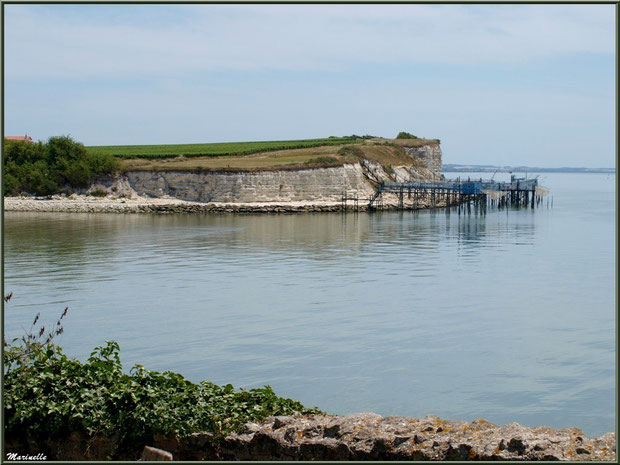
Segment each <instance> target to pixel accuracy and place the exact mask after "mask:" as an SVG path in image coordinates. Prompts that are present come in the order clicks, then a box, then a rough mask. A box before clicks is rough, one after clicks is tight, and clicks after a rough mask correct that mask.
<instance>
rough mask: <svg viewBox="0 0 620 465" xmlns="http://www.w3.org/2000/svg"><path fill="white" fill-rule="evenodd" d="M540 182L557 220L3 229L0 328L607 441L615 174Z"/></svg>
mask: <svg viewBox="0 0 620 465" xmlns="http://www.w3.org/2000/svg"><path fill="white" fill-rule="evenodd" d="M448 176H449V175H448ZM488 176H489V175H484V177H488ZM498 176H499V175H498ZM498 176H496V178H497V177H498ZM541 179H542V184H544V185H546V186H548V187H550V188H551V195H553V199H554V204H553V208H552V209H551V208H546V206H544V207H543V208H539V209H537V210H535V211H531V210H520V211H515V210H511V211H508V212H507V211H500V212H497V211H495V212H488V213H487V215H486V216H473V215H472V216H460V217H459V216H458V215H456V214H454V213H453V214H451V215H446V213H445V212H443V211H437V212H428V211H427V212H419V213H414V212H404V213H402V212H391V213H378V214H373V215H369V214H362V213H360V214H347V215H340V214H304V215H287V216H285V215H282V216H278V215H263V216H251V215H248V216H184V215H174V216H156V215H105V214H40V213H39V214H35V213H10V212H9V213H6V214H5V289H6V292H9V291H13V292H14V297H13V300H11V302H10V303H9V304H8V305H7V306H6V308H5V325H6V330H7V333H8V334H9V335H10V336H18V335H21V334H22V333H23V329H22V328H28V327H29V326H30V323H31V321H32V319H33V317H34V315H35V314H36V313H37V312H38V311H41V313H42V319H43V321H44V322H53V321H55V318H57V317H58V315H59V314H60V312H61V311H62V309H63V308H64V307H65V306H66V305H68V306H69V308H70V310H69V314H68V316H67V318H66V319H65V333H64V334H63V335H62V336H61V338H60V343H61V344H62V345H63V346H64V347H65V349H66V352H68V353H69V354H70V355H72V356H76V357H78V358H81V359H84V358H85V357H87V356H88V354H89V353H90V351H91V350H92V348H93V347H95V346H97V345H101V344H103V342H104V340H106V339H114V340H116V341H118V342H119V343H120V345H121V354H122V359H123V362H124V364H125V366H126V368H130V367H131V366H132V365H133V364H134V363H142V364H144V365H145V366H146V367H147V368H150V369H153V370H173V371H177V372H180V373H182V374H183V375H185V376H186V377H188V378H189V379H191V380H193V381H201V380H210V381H213V382H216V383H220V384H225V383H232V384H234V385H235V386H238V387H245V388H250V387H256V386H263V385H265V384H270V385H271V386H273V388H274V389H275V390H276V392H277V393H278V394H280V395H284V396H287V397H292V398H295V399H298V400H300V401H302V402H303V403H305V404H307V405H310V406H318V407H319V408H321V409H323V410H326V411H329V412H332V413H353V412H362V411H372V412H377V413H380V414H383V415H389V414H399V415H406V416H423V415H426V414H429V413H433V414H436V415H439V416H441V417H443V418H449V419H455V420H468V421H471V420H473V419H476V418H485V419H487V420H489V421H492V422H495V423H498V424H505V423H509V422H512V421H517V422H519V423H522V424H524V425H527V426H537V425H549V426H553V427H558V428H563V427H568V426H578V427H580V428H582V429H584V430H585V432H586V433H587V434H588V435H600V434H603V433H605V432H607V431H613V430H614V429H615V414H614V412H615V358H614V357H615V352H614V351H615V330H614V328H615V252H616V251H615V238H614V237H615V236H614V235H615V216H614V215H615V176H609V175H604V174H600V175H599V174H543V175H541Z"/></svg>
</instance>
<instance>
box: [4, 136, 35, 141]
mask: <svg viewBox="0 0 620 465" xmlns="http://www.w3.org/2000/svg"><path fill="white" fill-rule="evenodd" d="M4 139H5V140H24V141H27V142H32V137H30V136H6V137H5V138H4Z"/></svg>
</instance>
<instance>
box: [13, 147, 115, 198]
mask: <svg viewBox="0 0 620 465" xmlns="http://www.w3.org/2000/svg"><path fill="white" fill-rule="evenodd" d="M118 168H119V162H118V160H116V159H115V158H114V157H113V156H112V155H110V154H100V153H90V152H88V151H87V150H86V148H85V147H84V145H82V144H81V143H79V142H76V141H74V140H73V139H71V138H70V137H68V136H60V137H51V138H50V139H49V140H48V141H47V142H46V143H43V142H37V143H35V144H33V143H30V142H22V141H4V192H5V193H6V194H9V195H15V194H19V193H20V192H28V193H30V194H36V195H50V194H55V193H57V192H60V191H61V190H63V189H65V188H66V187H69V188H71V187H74V188H75V187H88V186H89V185H90V183H91V182H92V181H93V180H94V179H96V178H97V177H99V176H103V175H106V174H110V173H114V172H115V171H117V170H118Z"/></svg>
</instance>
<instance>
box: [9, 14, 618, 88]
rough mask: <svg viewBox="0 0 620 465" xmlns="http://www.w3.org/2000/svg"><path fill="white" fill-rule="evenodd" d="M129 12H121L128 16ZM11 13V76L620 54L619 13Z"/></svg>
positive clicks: (161, 74) (155, 74)
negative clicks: (619, 48) (619, 47)
mask: <svg viewBox="0 0 620 465" xmlns="http://www.w3.org/2000/svg"><path fill="white" fill-rule="evenodd" d="M119 8H120V9H119ZM156 8H162V7H158V6H154V5H143V6H140V7H134V8H132V9H131V10H128V11H131V12H132V14H131V15H129V14H128V11H127V10H123V9H122V7H118V6H114V5H107V6H85V5H82V6H81V7H80V8H79V9H76V7H69V6H65V5H46V6H44V7H43V6H33V5H6V6H5V77H6V79H7V81H10V80H12V79H16V80H17V79H21V80H23V79H28V80H30V79H41V78H59V79H65V78H76V79H81V78H104V79H109V78H146V77H166V76H178V75H183V74H186V73H193V72H200V71H205V70H218V71H222V70H224V71H225V70H241V71H243V70H300V71H304V70H341V69H346V68H347V67H349V66H350V65H352V64H358V63H362V64H363V63H366V64H386V63H428V62H431V63H457V64H461V63H494V62H504V63H505V62H508V63H510V62H517V63H522V62H528V61H531V60H536V59H539V58H546V57H552V56H557V55H567V54H572V53H603V54H613V53H614V43H615V30H614V6H613V5H520V6H514V5H495V6H485V7H472V6H465V5H433V6H430V5H368V6H365V5H250V6H248V5H228V6H224V5H191V6H189V5H187V6H181V5H179V6H170V5H168V6H166V7H165V11H166V12H169V13H173V14H172V15H171V17H170V20H169V21H166V20H164V19H162V17H161V15H159V16H158V17H157V20H156V21H154V20H153V18H150V17H149V16H148V15H146V14H145V15H142V14H141V13H149V12H150V13H152V12H155V11H160V10H155V9H156Z"/></svg>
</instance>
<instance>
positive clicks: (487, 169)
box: [442, 163, 616, 174]
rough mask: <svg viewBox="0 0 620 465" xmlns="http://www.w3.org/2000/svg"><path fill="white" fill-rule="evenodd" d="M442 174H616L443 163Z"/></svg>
mask: <svg viewBox="0 0 620 465" xmlns="http://www.w3.org/2000/svg"><path fill="white" fill-rule="evenodd" d="M442 171H443V172H444V173H495V172H497V173H599V174H600V173H603V174H616V169H615V168H569V167H560V168H540V167H536V166H493V165H459V164H455V163H445V164H444V165H443V168H442Z"/></svg>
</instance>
